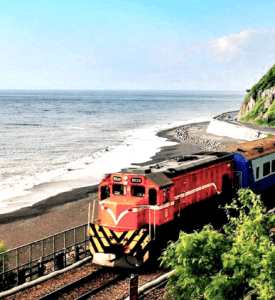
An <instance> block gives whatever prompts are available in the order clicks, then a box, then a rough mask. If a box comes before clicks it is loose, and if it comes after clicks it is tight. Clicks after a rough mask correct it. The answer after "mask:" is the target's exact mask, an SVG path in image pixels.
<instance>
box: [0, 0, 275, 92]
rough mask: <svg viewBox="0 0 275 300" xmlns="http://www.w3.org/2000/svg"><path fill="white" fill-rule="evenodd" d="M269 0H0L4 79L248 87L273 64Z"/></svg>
mask: <svg viewBox="0 0 275 300" xmlns="http://www.w3.org/2000/svg"><path fill="white" fill-rule="evenodd" d="M274 11H275V2H274V1H273V0H272V1H268V0H262V1H259V0H258V1H254V0H250V1H236V0H231V1H220V0H219V1H214V0H213V1H211V0H210V1H203V0H196V1H190V0H170V1H167V0H165V1H164V0H130V1H124V0H114V1H113V0H106V1H105V0H100V1H98V0H53V1H51V0H48V1H45V0H39V1H37V0H35V1H34V0H24V1H23V0H13V1H10V0H0V89H89V90H124V89H125V90H221V91H245V90H246V89H249V88H251V87H252V86H253V85H254V84H255V83H257V81H258V80H259V79H260V78H261V77H262V76H263V75H264V74H265V73H266V72H267V71H268V70H269V69H270V68H271V67H272V66H273V65H274V64H275V18H274Z"/></svg>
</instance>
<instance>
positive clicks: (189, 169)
mask: <svg viewBox="0 0 275 300" xmlns="http://www.w3.org/2000/svg"><path fill="white" fill-rule="evenodd" d="M274 183H275V136H271V137H267V138H264V139H259V140H255V141H250V142H245V143H241V144H238V145H234V146H231V147H227V148H224V149H222V150H218V151H204V152H199V153H195V154H192V155H185V156H179V157H175V158H171V159H168V160H166V161H163V162H159V163H154V164H151V165H147V166H143V167H139V168H129V169H122V170H121V172H118V173H112V174H109V175H107V176H106V177H105V178H104V179H103V180H102V181H101V183H100V184H99V192H98V201H96V202H94V203H93V207H92V208H89V221H88V223H89V247H90V252H91V254H92V256H93V261H94V262H95V263H96V264H99V265H102V266H109V267H119V268H139V267H141V266H143V265H145V264H146V263H148V262H149V261H150V258H155V257H156V255H157V254H156V253H157V252H159V251H160V250H161V249H163V248H164V247H165V245H166V244H167V242H168V240H169V239H172V238H173V236H177V235H178V233H179V230H178V225H179V221H178V220H180V223H184V222H186V217H185V218H184V219H182V218H181V216H182V215H184V212H185V211H187V208H189V207H192V206H194V205H195V204H198V203H203V202H205V201H206V200H207V201H210V203H211V201H212V200H211V199H214V198H215V199H218V203H219V201H220V202H222V201H223V199H232V198H231V197H232V195H233V193H234V191H236V190H239V189H241V188H250V189H251V190H252V191H253V192H254V193H256V194H261V193H263V192H264V191H266V190H267V189H269V188H271V187H273V186H274ZM215 201H216V200H215ZM96 204H97V206H96ZM96 207H97V209H98V218H97V220H96V221H94V217H93V218H91V215H93V216H94V215H95V210H96ZM196 209H199V207H198V208H196ZM200 209H202V210H203V213H204V214H207V211H208V210H210V208H209V207H208V206H206V207H204V208H200ZM185 216H186V214H185ZM192 218H193V219H195V220H194V221H195V222H196V218H197V219H199V214H197V215H195V217H192Z"/></svg>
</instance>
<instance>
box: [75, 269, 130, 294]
mask: <svg viewBox="0 0 275 300" xmlns="http://www.w3.org/2000/svg"><path fill="white" fill-rule="evenodd" d="M128 276H129V274H119V275H118V276H117V277H115V278H114V279H111V280H110V281H108V282H106V283H104V284H102V285H101V286H100V287H98V288H94V289H92V290H90V291H89V292H87V293H85V294H83V295H81V296H79V297H78V298H76V299H75V300H86V299H89V297H91V296H93V295H95V294H98V293H99V292H101V291H103V290H104V289H106V288H108V287H110V286H112V285H114V284H116V283H117V282H119V281H121V280H123V279H126V278H127V277H128Z"/></svg>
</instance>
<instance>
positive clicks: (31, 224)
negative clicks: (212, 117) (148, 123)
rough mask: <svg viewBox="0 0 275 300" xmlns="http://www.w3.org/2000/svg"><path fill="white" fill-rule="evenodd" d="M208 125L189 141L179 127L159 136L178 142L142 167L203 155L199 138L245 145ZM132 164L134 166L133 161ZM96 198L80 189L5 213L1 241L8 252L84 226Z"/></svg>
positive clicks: (195, 127) (194, 130) (93, 190)
mask: <svg viewBox="0 0 275 300" xmlns="http://www.w3.org/2000/svg"><path fill="white" fill-rule="evenodd" d="M208 124H209V122H204V123H195V124H191V125H189V126H190V128H188V136H189V137H190V138H188V139H186V140H180V139H178V138H177V137H176V135H175V130H176V128H174V129H169V130H164V131H161V132H159V133H158V135H159V136H161V137H165V138H167V139H169V140H171V141H176V142H178V144H177V145H175V146H169V147H163V148H162V150H161V151H160V152H158V153H156V155H155V156H153V157H152V158H151V160H150V161H148V162H144V163H143V164H142V165H146V164H148V163H155V162H159V161H163V160H166V159H169V158H172V157H175V156H180V155H187V154H192V153H196V152H200V151H202V144H200V143H196V142H195V141H196V140H198V139H207V140H213V141H217V142H220V143H222V144H223V145H224V146H225V147H227V146H231V145H235V144H238V143H240V142H242V141H240V140H234V139H230V138H227V137H220V136H215V135H213V134H207V133H206V128H207V126H208ZM133 164H135V163H134V162H133ZM139 165H140V164H139ZM96 198H97V186H91V187H85V188H79V189H75V190H72V191H69V192H66V193H62V194H59V195H56V196H54V197H51V198H49V199H46V200H44V201H41V202H38V203H36V204H34V205H33V206H30V207H25V208H22V209H20V210H17V211H15V212H11V213H8V214H2V215H0V240H3V241H4V243H5V244H6V246H7V249H12V248H15V247H18V246H20V245H24V244H27V243H30V242H33V241H35V240H39V239H42V238H44V237H46V236H49V235H52V234H54V233H57V232H60V231H63V230H66V229H69V228H71V227H75V226H78V225H81V224H84V223H86V222H87V219H88V212H87V211H88V206H89V203H90V201H91V200H93V199H96Z"/></svg>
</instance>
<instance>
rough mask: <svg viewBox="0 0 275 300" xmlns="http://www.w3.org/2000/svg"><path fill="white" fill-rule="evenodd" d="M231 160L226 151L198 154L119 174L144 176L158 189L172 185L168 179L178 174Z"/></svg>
mask: <svg viewBox="0 0 275 300" xmlns="http://www.w3.org/2000/svg"><path fill="white" fill-rule="evenodd" d="M232 158H233V154H232V153H231V152H227V151H215V152H211V151H208V152H200V153H196V154H193V155H185V156H178V157H175V158H172V159H169V160H165V161H162V162H159V163H155V164H151V165H146V166H143V167H140V168H135V169H122V170H121V173H123V174H131V175H145V176H146V178H148V179H149V180H151V181H152V182H154V183H155V184H157V185H158V186H159V187H165V186H169V185H171V184H172V183H173V182H172V181H171V180H170V179H169V177H174V176H176V175H178V174H182V173H186V172H188V171H191V170H194V169H198V168H201V167H203V166H206V165H210V164H214V163H217V162H220V161H223V160H228V159H232Z"/></svg>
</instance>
